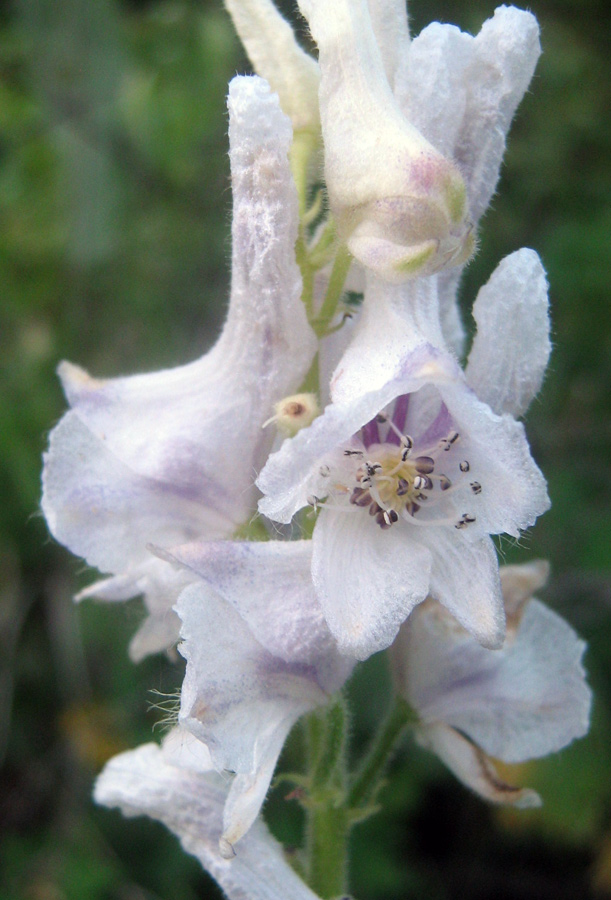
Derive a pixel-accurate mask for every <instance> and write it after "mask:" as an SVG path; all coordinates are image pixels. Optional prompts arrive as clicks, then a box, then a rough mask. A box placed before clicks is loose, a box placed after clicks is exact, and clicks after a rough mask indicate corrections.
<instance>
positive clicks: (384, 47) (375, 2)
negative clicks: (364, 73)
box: [367, 0, 409, 87]
mask: <svg viewBox="0 0 611 900" xmlns="http://www.w3.org/2000/svg"><path fill="white" fill-rule="evenodd" d="M367 5H368V6H369V15H370V16H371V24H372V26H373V33H374V35H375V39H376V43H377V45H378V48H379V50H380V55H381V57H382V63H383V64H384V71H385V72H386V78H387V80H388V83H389V85H390V86H391V87H392V86H393V84H394V81H395V73H396V71H397V67H398V66H399V65H400V62H401V59H402V58H403V56H404V55H405V54H406V53H407V51H408V48H409V31H408V27H407V14H406V9H405V2H404V0H367Z"/></svg>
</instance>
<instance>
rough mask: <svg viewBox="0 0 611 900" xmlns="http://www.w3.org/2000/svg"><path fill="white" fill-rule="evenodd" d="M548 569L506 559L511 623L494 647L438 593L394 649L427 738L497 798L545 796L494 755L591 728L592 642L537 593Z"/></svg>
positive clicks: (521, 757)
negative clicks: (587, 665)
mask: <svg viewBox="0 0 611 900" xmlns="http://www.w3.org/2000/svg"><path fill="white" fill-rule="evenodd" d="M547 573H548V566H547V564H546V563H544V562H542V561H535V562H533V563H527V564H526V565H521V566H505V567H504V568H502V569H501V581H502V586H503V595H504V598H505V603H506V605H507V615H508V633H507V639H506V641H505V644H504V645H503V647H502V648H501V649H500V650H494V651H490V650H486V649H485V648H484V647H482V646H481V645H480V644H478V643H477V641H475V640H474V639H473V637H472V636H471V635H470V634H469V633H468V632H466V631H465V630H464V629H463V628H461V627H460V626H459V625H458V624H457V622H456V621H455V620H454V619H452V617H451V616H449V615H448V614H447V612H446V611H445V610H444V609H443V608H442V607H441V606H439V604H437V603H435V602H434V601H432V600H430V601H427V602H426V603H423V604H422V605H421V606H420V607H419V608H418V609H417V610H416V611H415V612H414V613H413V615H412V616H410V618H409V620H408V622H406V623H405V624H404V625H403V627H402V628H401V631H400V633H399V637H398V638H397V640H396V642H395V644H394V645H393V648H392V651H391V654H392V662H393V670H394V674H395V680H396V682H397V686H398V689H399V690H400V691H401V693H402V694H403V695H404V696H405V698H406V699H407V700H408V702H409V703H410V705H411V706H412V707H413V709H414V710H415V711H416V712H417V714H418V716H419V718H420V724H419V725H418V726H417V735H418V739H419V741H420V743H422V744H423V745H424V746H426V747H428V748H429V749H431V750H432V751H433V752H435V753H436V754H437V755H438V756H439V757H440V758H441V759H442V761H443V762H444V763H445V764H446V765H447V766H448V767H449V768H450V769H451V770H452V771H453V772H454V774H455V775H456V776H457V777H458V778H459V779H460V780H461V781H463V782H464V783H465V784H466V785H467V786H468V787H470V788H472V789H473V790H475V791H476V792H477V793H478V794H480V795H481V796H483V797H484V798H485V799H487V800H491V801H493V802H496V803H511V804H513V805H516V806H532V805H538V804H539V803H540V800H539V797H538V795H537V794H535V793H534V792H533V791H530V790H527V789H518V788H513V787H510V786H509V785H507V784H505V783H504V782H503V781H502V780H501V779H500V778H499V776H498V774H497V773H496V770H495V768H494V765H493V763H492V761H491V760H490V759H489V758H488V757H489V756H491V757H494V758H496V759H499V760H502V761H503V762H507V763H518V762H524V761H525V760H528V759H533V758H536V757H541V756H546V755H547V754H549V753H553V752H555V751H558V750H561V749H562V748H563V747H566V746H567V744H569V743H571V741H573V740H575V739H576V738H579V737H583V735H584V734H586V732H587V730H588V725H589V717H590V704H591V692H590V689H589V688H588V686H587V683H586V679H585V672H584V669H583V666H582V663H581V658H582V656H583V652H584V649H585V644H584V643H583V641H581V640H579V638H578V637H577V635H576V634H575V632H574V631H573V629H572V628H571V627H570V626H569V625H567V623H566V622H565V621H564V620H563V619H561V618H560V616H558V615H557V614H556V613H554V612H552V611H551V610H550V609H548V608H547V607H546V606H544V605H543V604H542V603H540V602H539V601H538V600H534V599H532V594H533V592H534V591H536V590H538V589H539V588H540V587H541V586H542V585H543V584H544V583H545V581H546V580H547Z"/></svg>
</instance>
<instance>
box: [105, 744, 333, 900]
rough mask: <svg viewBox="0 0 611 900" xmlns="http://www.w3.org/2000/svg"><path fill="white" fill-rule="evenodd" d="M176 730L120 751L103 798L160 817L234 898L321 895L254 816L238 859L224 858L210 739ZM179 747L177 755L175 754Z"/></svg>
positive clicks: (129, 811) (285, 899) (291, 899)
mask: <svg viewBox="0 0 611 900" xmlns="http://www.w3.org/2000/svg"><path fill="white" fill-rule="evenodd" d="M182 740H183V737H182V735H181V734H180V733H171V735H170V736H169V740H166V742H165V743H164V746H163V747H158V746H157V745H156V744H144V745H143V746H141V747H138V748H137V749H136V750H130V751H128V752H127V753H122V754H120V755H119V756H115V757H114V758H113V759H111V760H110V762H108V763H107V764H106V767H105V768H104V770H103V772H102V773H101V775H100V776H99V778H98V780H97V783H96V787H95V795H94V796H95V799H96V801H97V802H98V803H100V804H102V805H103V806H109V807H115V806H117V807H119V808H120V809H121V811H122V812H123V814H124V815H126V816H130V817H131V816H141V815H146V816H150V817H151V818H152V819H156V820H157V821H159V822H162V823H163V824H164V825H165V826H166V827H167V828H169V829H170V831H172V832H173V833H174V834H175V835H176V836H177V837H178V838H179V840H180V843H181V844H182V846H183V848H184V850H185V851H186V852H187V853H190V854H191V855H193V856H195V857H196V858H197V859H198V860H199V862H200V863H201V864H202V866H203V867H204V868H205V869H207V870H208V872H210V874H211V875H212V876H213V878H215V879H216V881H218V883H219V885H220V886H221V888H222V890H223V892H224V894H225V895H226V896H227V897H228V898H229V900H316V895H315V894H313V893H312V891H311V890H310V889H309V888H308V887H306V885H305V884H304V883H303V881H301V879H300V878H299V877H298V876H297V875H296V874H295V872H294V871H293V869H292V868H291V867H290V865H289V864H288V862H287V861H286V860H285V858H284V854H283V851H282V847H281V846H280V844H278V842H277V841H276V840H275V839H274V838H273V837H272V836H271V834H270V833H269V831H268V830H267V828H266V827H265V825H264V824H263V822H260V821H259V822H256V823H255V824H254V826H253V827H252V829H251V831H250V833H249V834H248V835H247V836H246V837H245V838H244V840H243V842H242V843H241V845H240V853H239V855H238V856H237V857H236V858H235V859H226V858H223V856H222V855H221V853H220V851H219V847H218V839H219V834H220V831H221V821H222V814H223V806H224V803H225V798H226V788H225V786H224V784H223V780H222V778H221V777H220V776H219V775H217V774H216V773H215V772H214V771H212V767H211V765H210V763H209V760H208V759H207V758H206V753H205V747H204V745H203V744H200V745H199V748H200V749H199V750H198V749H197V748H196V747H193V746H192V745H191V744H190V743H189V742H188V741H187V743H186V745H185V746H184V747H183V748H180V744H181V742H182ZM177 748H178V759H177Z"/></svg>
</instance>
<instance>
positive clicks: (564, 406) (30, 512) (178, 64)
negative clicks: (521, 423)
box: [0, 0, 611, 900]
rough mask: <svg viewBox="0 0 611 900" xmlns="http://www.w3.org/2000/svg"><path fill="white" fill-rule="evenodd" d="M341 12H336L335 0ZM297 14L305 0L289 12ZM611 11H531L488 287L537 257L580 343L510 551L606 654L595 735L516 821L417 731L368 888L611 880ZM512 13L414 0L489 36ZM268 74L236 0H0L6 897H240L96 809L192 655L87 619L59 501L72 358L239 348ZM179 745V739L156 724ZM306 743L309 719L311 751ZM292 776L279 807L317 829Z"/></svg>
mask: <svg viewBox="0 0 611 900" xmlns="http://www.w3.org/2000/svg"><path fill="white" fill-rule="evenodd" d="M330 2H331V0H330ZM287 8H288V4H287ZM606 8H607V7H606V4H603V2H602V0H598V2H596V0H593V2H588V0H581V2H578V0H573V2H566V0H554V2H542V0H538V2H534V3H533V4H532V10H533V12H534V13H535V14H536V15H537V16H538V18H539V20H540V23H541V27H542V43H543V47H544V55H543V57H542V60H541V62H540V64H539V68H538V69H537V74H536V76H535V79H534V81H533V84H532V86H531V93H530V94H529V95H528V96H527V97H526V99H525V101H524V103H523V104H522V106H521V108H520V111H519V114H518V117H517V119H516V122H515V124H514V128H513V131H512V134H511V139H510V145H509V151H508V154H507V157H506V165H505V168H504V170H503V177H502V181H501V184H500V190H499V193H498V195H497V197H496V198H495V200H494V202H493V206H492V209H491V211H490V212H489V213H488V215H487V217H486V218H485V220H484V223H483V227H482V231H481V249H480V253H479V255H478V257H477V259H476V260H475V262H474V263H473V264H472V265H471V266H470V267H469V269H468V272H467V276H466V278H465V282H464V302H465V308H466V309H468V308H469V306H470V304H471V303H472V301H473V299H474V296H475V293H476V291H477V288H478V287H479V286H480V285H481V284H483V283H484V282H485V280H486V279H487V278H488V277H489V275H490V273H491V272H492V270H493V268H494V267H495V265H496V264H497V262H498V261H499V260H500V259H501V258H502V257H503V256H504V255H506V254H507V253H509V252H511V251H513V250H516V249H517V248H519V247H521V246H530V247H534V248H535V249H536V250H538V252H539V253H540V254H541V256H542V259H543V261H544V264H545V266H546V268H547V271H548V273H549V279H550V283H551V298H552V305H553V330H554V344H555V350H554V354H553V357H552V363H551V367H550V371H549V374H548V377H547V381H546V383H545V387H544V389H543V392H542V393H541V395H540V397H539V398H538V400H537V401H536V402H535V404H534V405H533V408H532V409H531V411H530V413H529V416H528V422H527V426H528V431H529V435H530V437H531V440H532V446H533V452H534V455H535V458H536V459H537V460H538V462H539V464H540V465H541V467H542V469H543V471H544V472H545V474H546V476H547V478H548V479H549V486H550V494H551V497H552V500H553V508H552V510H551V512H549V513H547V514H546V515H545V516H544V517H543V518H542V519H541V521H540V522H538V523H537V526H536V527H535V528H534V529H533V530H532V531H531V532H530V533H529V534H528V535H526V536H525V537H524V538H523V540H522V541H521V547H519V548H516V547H514V546H512V544H511V543H508V542H503V543H502V544H501V548H502V551H503V552H504V553H505V554H506V556H507V558H508V559H509V560H511V561H513V560H516V561H517V560H522V561H525V560H528V559H531V558H534V557H538V556H544V557H547V558H549V559H550V560H551V562H552V566H553V570H552V579H551V582H550V585H549V587H548V588H547V590H546V592H545V594H544V597H545V599H546V600H547V602H548V603H549V604H550V605H552V606H553V607H554V608H556V609H558V610H559V611H560V612H561V613H562V614H563V615H564V616H566V618H567V619H568V620H569V621H570V622H571V623H572V624H573V625H574V627H575V628H577V629H578V631H579V632H580V633H581V634H582V636H583V637H585V638H586V639H587V641H588V643H589V650H588V653H587V658H586V664H587V668H588V670H589V673H590V680H591V683H592V686H593V688H594V690H595V695H596V702H595V709H594V717H593V725H592V730H591V733H590V735H589V737H588V738H586V739H585V740H583V741H581V742H579V743H577V744H576V745H574V746H572V747H571V748H569V749H567V750H565V751H564V752H562V753H560V754H557V755H555V756H553V757H551V758H549V759H547V760H545V761H542V762H540V763H536V764H535V763H533V764H528V765H525V766H522V767H520V768H519V770H518V771H517V772H512V773H511V777H513V778H514V779H516V780H518V781H519V780H521V781H523V782H524V783H527V784H528V785H530V786H532V787H535V788H536V789H538V790H539V791H540V792H541V794H542V795H543V797H544V799H545V805H544V807H543V808H542V809H541V810H538V811H528V812H517V811H496V810H493V809H490V808H489V807H487V806H485V805H484V804H482V803H481V802H480V801H479V800H477V799H476V798H474V797H472V796H471V795H469V794H468V793H467V791H466V790H464V789H463V788H462V787H461V786H460V785H458V784H456V783H455V782H454V781H453V780H452V778H451V777H450V776H449V775H448V774H447V773H446V772H445V771H444V770H443V769H442V768H441V766H440V765H439V764H438V763H437V762H436V761H435V760H434V759H433V758H431V757H429V756H427V755H425V754H424V753H423V752H421V751H419V750H417V749H415V748H414V747H412V746H411V745H410V744H409V742H407V743H406V745H405V747H404V748H403V750H402V751H401V753H399V754H398V755H397V757H396V760H395V762H394V765H393V767H392V771H391V776H392V777H391V781H390V787H389V789H388V790H387V791H386V793H385V795H384V799H385V810H384V813H383V814H381V815H379V816H377V817H376V818H374V819H371V820H370V821H369V822H368V823H367V824H365V825H364V826H362V827H361V828H360V830H357V831H356V832H355V837H354V841H355V853H354V866H353V873H354V877H353V885H352V887H353V892H354V894H355V895H356V896H357V897H358V898H359V900H374V898H375V900H399V898H412V897H413V898H420V897H426V898H427V900H429V898H430V900H438V898H439V900H450V898H455V897H456V898H458V897H461V898H463V897H469V898H471V900H480V898H489V897H490V898H492V897H494V898H496V900H499V898H500V900H503V898H508V900H509V898H533V900H534V898H537V900H545V898H547V897H550V898H552V897H553V898H555V900H562V898H567V900H569V898H588V897H606V896H611V765H610V764H611V724H610V715H609V700H610V694H611V677H610V671H611V666H610V662H611V641H610V638H611V615H610V614H611V592H610V588H609V581H608V574H609V564H610V553H609V536H610V526H609V512H608V510H609V502H608V501H609V493H610V491H609V488H610V469H609V445H610V438H611V427H610V421H611V420H610V417H609V404H610V393H609V375H610V370H611V353H610V350H611V343H610V341H611V338H610V334H611V332H610V328H609V325H610V318H611V313H610V308H611V307H610V305H609V291H608V287H607V284H608V278H609V273H608V257H609V253H608V244H609V235H610V234H611V205H610V203H609V200H610V193H611V191H610V178H611V176H610V172H611V169H610V166H609V159H610V156H609V150H610V144H611V125H610V120H609V117H608V110H609V109H611V97H610V96H609V95H610V93H611V91H610V87H609V85H610V84H611V63H610V54H609V46H610V45H611V44H610V38H611V34H610V33H609V32H610V30H609V21H608V18H607V17H606V16H605V11H606ZM492 11H493V5H492V3H484V2H479V0H478V2H470V3H469V4H466V3H459V2H450V0H447V2H429V3H425V2H424V0H422V2H419V3H413V5H412V7H411V9H410V12H411V15H412V21H413V30H414V32H417V31H419V30H420V28H421V27H423V26H424V25H425V24H426V23H427V22H428V21H431V20H433V19H439V20H441V21H446V22H454V23H457V24H459V25H460V26H461V27H462V28H463V29H465V30H469V31H472V32H475V31H477V30H478V29H479V27H480V25H481V22H482V21H483V20H484V19H485V18H486V17H488V16H489V15H491V14H492ZM244 71H248V69H247V65H246V62H245V60H244V57H243V54H242V51H241V49H240V47H239V45H238V43H237V40H236V39H235V37H234V34H233V31H232V27H231V24H230V22H229V20H228V17H227V16H226V15H225V13H224V11H223V10H222V8H221V4H220V2H216V3H212V2H203V0H202V2H186V0H179V2H159V3H127V2H123V3H118V2H111V0H16V2H14V3H12V4H6V3H5V4H2V5H1V6H0V365H1V367H2V370H1V378H2V391H1V394H0V479H1V481H0V497H1V503H0V766H1V769H0V829H1V834H2V842H1V846H0V898H1V900H4V898H11V900H12V898H19V900H83V898H87V900H89V898H91V900H111V898H112V900H115V898H116V900H153V898H155V900H157V898H163V900H194V898H203V897H207V896H210V895H212V894H213V892H214V891H215V890H216V888H214V887H213V886H212V885H211V882H210V880H209V879H208V877H207V876H206V875H205V874H203V873H202V872H201V870H200V869H199V867H198V865H197V863H195V862H194V861H193V860H192V859H190V858H188V857H187V856H185V855H184V854H183V853H182V852H181V851H180V850H179V848H178V845H177V843H176V841H175V839H174V838H172V837H171V836H170V835H169V834H167V833H166V832H165V831H164V830H163V828H162V827H161V826H158V825H157V824H155V823H152V822H149V821H147V820H132V821H125V820H123V819H122V818H121V817H120V815H119V814H118V813H116V812H109V811H107V810H101V809H97V808H95V807H94V806H93V804H92V803H91V800H90V791H91V785H92V781H93V778H94V776H95V773H96V772H97V771H99V769H100V768H101V766H102V765H103V763H104V761H105V760H106V759H107V758H108V757H109V756H110V755H112V754H113V753H115V752H118V751H120V750H122V749H125V748H127V747H131V746H134V745H135V744H137V743H140V742H143V741H147V740H150V739H151V733H152V728H153V726H154V724H155V722H157V721H159V719H160V718H162V716H163V713H162V712H160V711H159V710H157V709H155V708H151V706H152V704H155V703H158V701H159V698H158V696H156V695H155V694H152V693H151V689H155V690H157V691H160V692H162V693H166V692H171V691H174V690H176V688H177V687H179V685H180V682H181V678H182V672H181V669H180V666H179V665H176V664H171V663H170V662H168V661H166V660H165V659H161V658H154V659H150V660H147V661H146V662H145V663H143V664H141V665H139V666H137V667H134V666H133V665H132V664H131V663H130V662H129V661H128V659H127V654H126V646H127V643H128V640H129V637H130V635H131V634H132V633H133V632H134V630H135V628H136V625H137V622H138V621H139V618H140V615H141V609H140V606H139V603H138V602H137V601H136V602H132V603H130V604H127V605H120V606H116V607H106V606H104V605H96V604H94V603H88V604H86V605H84V606H83V607H82V608H78V609H77V608H76V607H75V606H73V604H72V603H71V600H70V597H71V595H72V594H73V593H74V592H75V590H76V589H77V588H78V587H79V586H83V585H84V584H86V583H88V582H89V581H90V580H91V577H92V576H91V573H89V572H87V571H85V570H84V568H83V566H82V564H81V563H79V561H78V560H75V559H74V558H73V557H71V556H70V554H69V553H68V552H67V551H65V550H64V549H63V548H62V547H59V546H57V545H56V544H55V543H54V542H53V541H52V540H51V539H50V538H49V536H48V533H47V530H46V527H45V524H44V521H43V520H42V518H41V517H40V515H39V512H38V503H39V492H40V488H39V479H40V457H41V453H42V451H43V449H44V447H45V444H46V440H47V435H48V432H49V430H50V428H51V427H52V426H53V424H54V423H55V422H56V421H57V419H58V418H59V416H60V415H61V413H62V411H63V409H64V406H65V404H64V400H63V398H62V395H61V392H60V389H59V385H58V382H57V379H56V377H55V374H54V370H55V366H56V365H57V363H58V361H59V360H60V359H62V358H67V359H70V360H72V361H74V362H77V363H80V364H81V365H84V366H85V367H86V368H88V369H89V370H91V371H92V373H93V374H95V375H98V376H112V375H117V374H127V373H130V372H135V371H142V370H147V369H155V368H160V367H162V366H169V365H176V364H179V363H182V362H185V361H187V360H189V359H192V358H195V357H196V356H198V355H199V354H201V353H202V352H203V351H204V350H205V349H206V348H207V347H208V346H209V345H210V344H211V342H212V341H213V340H214V336H215V334H216V333H217V331H218V328H219V325H220V323H221V322H222V318H223V315H224V309H225V304H226V298H227V288H228V261H229V254H230V242H229V222H230V204H231V197H230V191H229V185H228V160H227V141H226V134H225V132H226V125H227V121H226V114H225V93H226V85H227V81H228V79H229V78H230V77H232V75H233V74H235V73H236V72H244ZM386 689H387V681H386V672H385V668H384V661H383V659H377V658H376V659H373V660H371V661H370V662H369V663H367V664H366V665H365V666H364V667H362V669H361V670H360V672H359V675H358V676H357V678H356V679H355V682H354V684H353V686H352V691H353V693H354V695H355V696H357V695H358V696H359V698H360V699H359V704H358V707H359V713H358V715H357V716H356V718H355V721H354V723H353V729H352V731H353V746H354V753H355V754H358V753H359V752H361V750H362V747H363V746H364V743H365V742H366V740H367V738H368V736H369V735H370V734H371V731H372V729H373V728H375V725H376V722H377V716H378V714H379V710H380V709H382V708H383V706H384V703H385V699H384V696H385V691H386ZM157 733H159V731H157ZM297 757H298V735H296V736H294V737H293V739H292V740H291V741H290V742H289V746H288V748H287V752H286V755H285V762H286V764H289V763H291V764H293V763H295V762H296V761H297ZM285 793H286V789H285V790H282V789H279V790H277V791H276V792H275V793H274V795H273V796H272V798H271V800H270V801H269V803H268V806H267V815H268V819H269V821H270V822H271V824H272V827H273V828H274V830H275V831H276V833H277V834H279V835H280V836H282V837H283V838H284V839H285V840H286V841H287V842H289V843H290V842H294V843H297V842H298V841H299V834H300V832H299V829H300V820H299V813H298V810H297V809H296V808H295V804H294V803H292V802H287V801H286V800H284V794H285Z"/></svg>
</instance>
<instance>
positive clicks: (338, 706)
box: [305, 695, 351, 900]
mask: <svg viewBox="0 0 611 900" xmlns="http://www.w3.org/2000/svg"><path fill="white" fill-rule="evenodd" d="M346 715H347V714H346V706H345V703H344V699H343V697H341V696H339V695H338V696H337V697H335V698H334V700H333V701H332V703H331V704H330V705H329V706H328V707H326V709H325V710H323V711H321V712H314V713H311V714H310V716H309V718H308V732H307V734H308V757H309V774H310V790H309V796H308V800H307V803H306V804H305V809H306V818H307V827H306V851H307V873H308V884H309V885H310V887H311V888H312V890H313V891H314V892H315V893H316V894H318V896H319V897H321V898H322V900H331V898H332V897H337V896H339V895H340V894H342V893H344V892H345V888H346V876H347V869H348V865H347V850H348V837H349V834H350V825H351V821H350V811H349V810H348V809H347V808H346V805H345V802H344V801H345V783H346V733H347V721H346Z"/></svg>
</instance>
